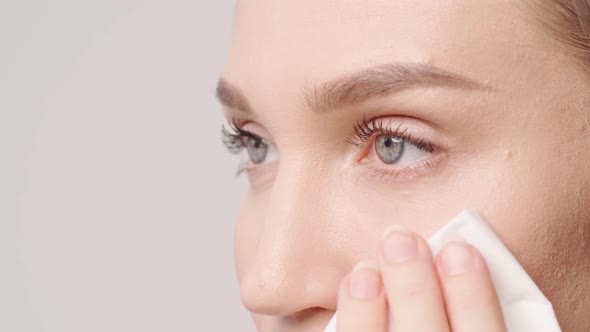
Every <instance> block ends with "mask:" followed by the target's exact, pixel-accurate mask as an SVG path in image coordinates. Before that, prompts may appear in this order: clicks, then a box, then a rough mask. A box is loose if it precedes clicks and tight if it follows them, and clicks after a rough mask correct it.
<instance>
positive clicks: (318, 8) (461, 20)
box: [224, 0, 535, 100]
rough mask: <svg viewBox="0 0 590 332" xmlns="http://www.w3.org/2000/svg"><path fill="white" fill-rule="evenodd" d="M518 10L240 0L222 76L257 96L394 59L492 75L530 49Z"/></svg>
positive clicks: (374, 0) (467, 2) (490, 3)
mask: <svg viewBox="0 0 590 332" xmlns="http://www.w3.org/2000/svg"><path fill="white" fill-rule="evenodd" d="M520 15H521V12H520V11H519V10H518V8H517V6H516V5H515V2H514V1H508V0H434V1H433V0H429V1H421V0H364V1H351V0H242V1H240V2H239V4H238V9H237V13H236V18H235V23H234V37H233V41H232V46H231V51H230V53H229V58H228V61H227V64H226V68H225V73H224V77H226V78H227V79H228V80H229V81H231V82H232V83H235V84H236V85H238V86H239V87H240V88H241V89H243V90H244V91H245V94H246V95H249V96H250V98H256V99H260V100H263V99H264V98H263V97H268V94H269V93H270V92H269V88H272V91H273V92H272V94H273V97H274V98H273V99H274V100H276V99H277V98H280V99H282V98H294V97H295V96H296V95H297V94H298V93H299V92H300V90H301V87H302V86H303V85H304V84H306V83H309V82H321V81H325V80H329V79H332V78H334V77H336V76H339V75H342V74H345V73H349V72H354V71H357V70H359V69H362V68H366V67H370V66H373V65H379V64H384V63H391V62H400V61H401V62H419V63H428V64H431V65H436V66H439V67H441V68H444V69H446V70H450V71H454V72H457V73H460V74H463V75H465V76H468V77H471V78H473V79H475V80H480V81H485V82H488V81H493V80H494V75H496V76H501V75H502V74H504V73H502V72H501V71H500V72H499V71H498V69H502V68H511V67H514V65H515V62H524V61H525V59H526V58H529V60H530V57H529V56H528V55H529V54H532V53H534V52H535V50H534V45H530V43H529V42H528V39H530V37H527V36H526V35H525V34H526V32H525V31H526V29H523V26H524V21H523V19H522V18H521V17H520ZM519 34H520V35H519ZM515 50H518V52H515ZM505 74H507V75H510V73H505ZM261 94H266V96H263V95H261ZM258 97H260V98H258ZM266 99H267V100H268V98H266Z"/></svg>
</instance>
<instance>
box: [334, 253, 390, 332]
mask: <svg viewBox="0 0 590 332" xmlns="http://www.w3.org/2000/svg"><path fill="white" fill-rule="evenodd" d="M336 330H337V331H338V332H358V331H367V332H386V331H387V303H386V301H385V295H384V294H383V287H382V282H381V275H380V273H379V270H378V267H377V263H376V262H368V261H364V262H361V263H359V264H357V265H356V266H355V268H354V269H353V271H352V272H351V273H350V274H349V275H348V276H346V277H345V278H344V279H343V281H342V283H341V284H340V289H339V293H338V315H337V321H336Z"/></svg>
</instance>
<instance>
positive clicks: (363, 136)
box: [347, 116, 434, 152]
mask: <svg viewBox="0 0 590 332" xmlns="http://www.w3.org/2000/svg"><path fill="white" fill-rule="evenodd" d="M402 127H403V123H400V124H399V125H398V126H397V127H396V128H393V127H392V126H391V124H387V125H385V124H384V122H383V118H372V119H370V120H367V118H366V117H365V116H363V119H362V121H360V122H358V123H357V124H355V126H354V132H355V136H356V137H355V139H353V140H347V142H348V143H350V144H353V145H355V146H360V145H362V144H364V143H366V142H367V141H368V140H369V139H370V138H371V137H372V136H373V134H375V133H380V134H387V135H391V136H394V137H397V138H401V139H404V140H406V141H408V142H410V143H411V144H413V145H415V146H416V147H417V148H419V149H420V150H423V151H426V152H433V151H434V146H433V145H432V144H431V143H429V142H428V141H426V140H425V139H423V138H420V139H412V133H408V128H405V129H402Z"/></svg>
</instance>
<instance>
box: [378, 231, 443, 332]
mask: <svg viewBox="0 0 590 332" xmlns="http://www.w3.org/2000/svg"><path fill="white" fill-rule="evenodd" d="M379 257H380V258H379V264H380V268H381V271H382V275H383V284H384V288H385V293H386V297H387V301H388V303H389V308H390V311H391V314H392V322H391V324H392V325H393V327H394V329H395V331H399V332H405V331H416V332H418V331H428V332H448V331H449V326H448V322H447V318H446V313H445V308H444V301H443V298H442V292H441V290H440V286H439V283H438V279H437V275H436V271H435V268H434V264H433V261H432V254H431V252H430V248H429V247H428V245H427V244H426V241H424V239H422V238H421V237H420V236H418V235H417V234H415V233H411V232H409V231H407V230H406V229H405V228H400V227H399V226H398V227H394V228H393V229H389V230H388V231H387V232H386V235H385V237H384V240H383V243H382V245H381V250H380V255H379Z"/></svg>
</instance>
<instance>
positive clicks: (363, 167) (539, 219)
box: [218, 0, 590, 331]
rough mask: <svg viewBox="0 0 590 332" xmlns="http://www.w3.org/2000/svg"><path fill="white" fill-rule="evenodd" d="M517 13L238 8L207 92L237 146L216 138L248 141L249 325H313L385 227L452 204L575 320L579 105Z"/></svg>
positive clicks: (574, 82)
mask: <svg viewBox="0 0 590 332" xmlns="http://www.w3.org/2000/svg"><path fill="white" fill-rule="evenodd" d="M522 1H524V0H522ZM519 6H520V4H519V3H518V2H517V1H498V0H486V1H484V0H471V1H465V0H463V1H453V0H441V1H416V0H365V1H352V0H339V1H330V0H299V1H288V0H283V1H276V0H258V1H253V0H242V1H240V3H239V6H238V10H237V15H236V19H235V35H234V38H233V43H232V46H231V51H230V53H229V58H228V61H227V64H226V67H225V70H224V73H223V80H222V83H221V84H220V86H219V89H218V93H219V96H220V99H221V100H222V102H223V103H224V112H225V113H226V115H227V117H228V119H231V120H233V121H235V124H236V125H237V127H239V128H240V129H239V130H238V132H240V131H241V134H240V133H238V135H242V136H243V137H241V139H238V140H237V141H236V139H237V138H236V137H233V136H230V137H228V140H229V144H230V145H231V144H234V145H236V144H237V145H240V144H244V145H246V146H247V148H246V149H243V153H244V155H245V156H246V159H249V161H247V163H246V166H245V167H246V168H248V170H247V171H246V173H247V176H248V178H249V181H250V190H249V192H248V193H247V195H246V197H245V198H244V201H243V205H242V209H241V212H240V215H239V218H238V221H237V223H236V228H235V231H236V232H235V256H236V270H237V277H238V280H239V283H240V287H241V296H242V301H243V303H244V305H245V306H246V307H247V309H248V310H249V311H250V312H251V313H252V316H253V317H254V320H255V322H256V324H257V327H258V328H259V329H260V330H262V331H322V330H323V329H324V328H325V326H326V324H327V322H328V321H329V319H330V318H331V316H332V314H333V313H334V311H335V310H336V296H337V288H338V284H339V282H340V280H341V279H342V277H343V276H344V275H345V274H347V273H348V272H349V271H350V269H351V268H352V266H354V265H355V264H356V263H357V262H358V261H360V260H362V259H370V258H374V256H375V255H376V253H377V244H378V242H379V239H380V237H381V234H382V232H383V230H384V229H385V228H386V227H387V226H388V225H391V224H394V223H398V224H404V225H405V226H407V227H408V228H410V229H411V230H413V231H415V232H417V233H419V234H421V235H422V236H424V237H428V236H429V235H431V234H432V233H434V232H436V231H437V230H438V229H439V228H440V227H441V226H442V225H444V224H445V223H447V222H448V221H449V220H450V219H451V218H452V217H453V216H455V215H456V214H457V213H458V212H459V211H460V210H462V209H463V208H475V209H477V210H478V211H479V212H480V213H481V214H482V215H483V216H484V218H485V219H486V220H487V221H488V222H489V223H490V224H491V226H492V227H493V229H495V230H496V232H497V233H498V235H499V236H500V237H501V239H502V240H503V241H504V242H505V244H506V245H507V247H508V248H509V249H510V250H511V251H512V252H513V253H514V254H515V256H516V257H517V258H518V259H519V261H520V262H521V263H522V265H523V266H524V267H525V269H526V270H527V271H528V272H529V274H530V275H531V277H532V278H533V279H534V280H535V281H536V282H537V284H538V285H539V286H540V288H541V289H542V290H543V291H544V293H545V294H546V295H547V297H548V298H549V299H550V300H551V301H552V302H553V304H554V306H555V308H556V311H557V315H558V318H559V319H560V321H561V323H562V327H563V328H564V330H568V328H570V329H572V328H574V327H575V322H574V320H577V321H578V322H579V320H580V317H581V316H583V315H578V314H577V311H576V310H580V311H582V310H583V309H584V310H588V309H589V308H590V307H589V305H590V304H589V303H584V301H588V300H587V297H585V296H583V294H584V293H587V291H588V289H584V288H583V287H586V286H585V285H587V284H588V278H589V275H590V271H589V267H590V204H589V203H590V202H589V200H590V160H589V159H590V158H589V157H590V152H588V151H589V150H588V142H589V131H590V127H589V122H588V115H587V114H585V113H584V111H583V109H584V107H585V108H586V112H588V111H590V107H589V105H590V103H589V102H588V98H587V97H588V95H587V90H586V93H585V92H584V87H583V78H582V77H581V76H580V75H579V74H577V73H578V71H577V70H576V68H575V66H574V65H573V62H572V60H571V59H570V58H568V57H567V56H566V55H564V54H562V53H560V52H561V51H560V49H558V48H556V47H554V46H553V44H551V42H550V40H549V39H545V38H544V37H543V36H542V35H541V34H540V33H537V31H535V29H534V28H531V25H529V24H528V21H527V15H528V13H527V12H526V11H524V10H521V8H520V7H519ZM586 89H587V87H586ZM230 135H232V134H231V133H230ZM232 140H233V141H232ZM247 152H250V154H248V153H247ZM586 323H588V322H586ZM580 326H584V325H580ZM585 326H588V325H585Z"/></svg>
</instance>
